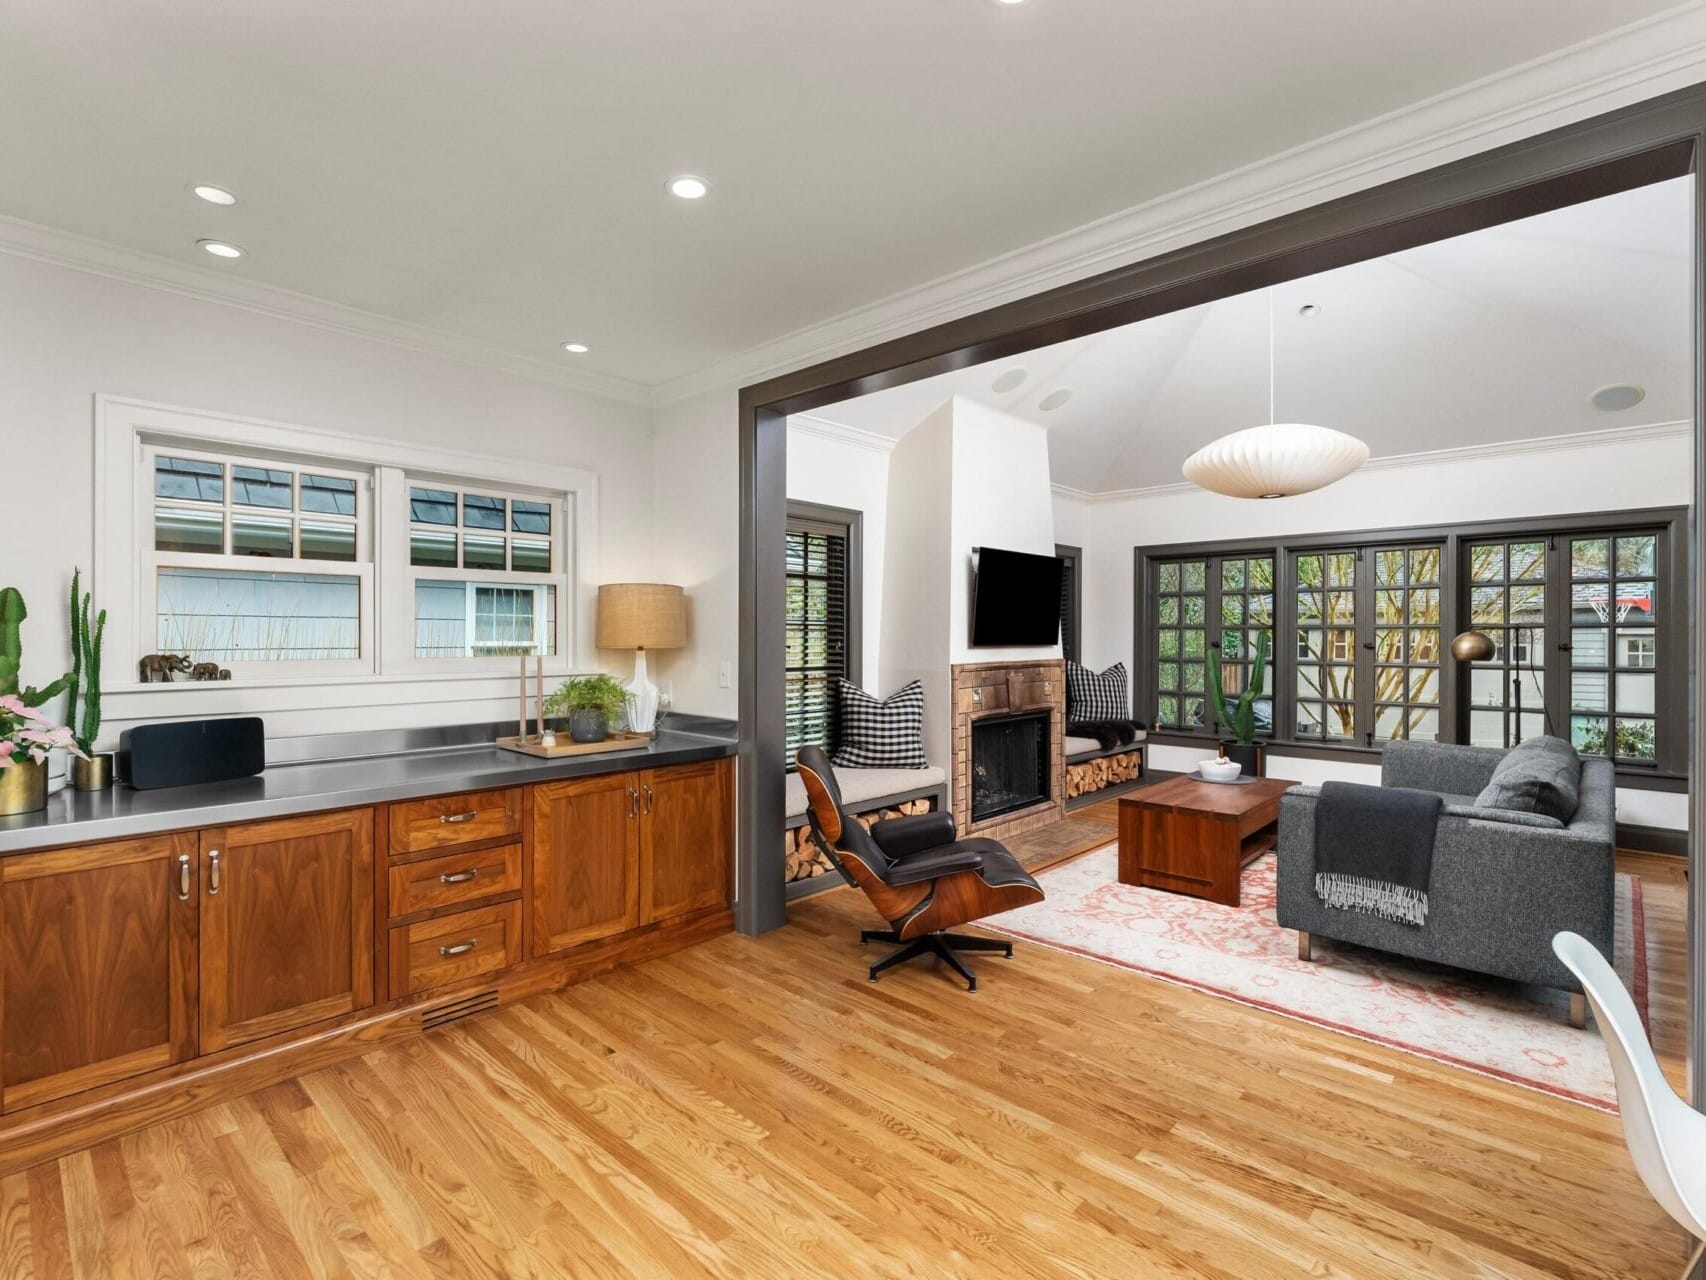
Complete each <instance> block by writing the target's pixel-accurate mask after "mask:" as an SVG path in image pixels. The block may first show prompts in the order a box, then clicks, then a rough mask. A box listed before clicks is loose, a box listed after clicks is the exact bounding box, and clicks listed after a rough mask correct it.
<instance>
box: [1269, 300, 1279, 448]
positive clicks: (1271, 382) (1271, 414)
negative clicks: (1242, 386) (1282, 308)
mask: <svg viewBox="0 0 1706 1280" xmlns="http://www.w3.org/2000/svg"><path fill="white" fill-rule="evenodd" d="M1268 421H1269V422H1270V423H1273V422H1278V421H1279V419H1278V418H1276V417H1274V290H1273V286H1272V285H1269V286H1268Z"/></svg>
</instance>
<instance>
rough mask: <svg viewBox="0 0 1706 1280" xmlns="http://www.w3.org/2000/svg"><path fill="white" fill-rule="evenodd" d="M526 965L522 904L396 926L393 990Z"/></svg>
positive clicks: (399, 991) (401, 992)
mask: <svg viewBox="0 0 1706 1280" xmlns="http://www.w3.org/2000/svg"><path fill="white" fill-rule="evenodd" d="M520 963H521V903H520V902H519V901H513V902H498V903H494V904H492V905H491V906H489V907H475V908H474V909H473V910H471V911H458V912H457V913H456V914H455V915H449V916H435V917H433V918H432V919H430V920H418V921H416V922H415V923H414V924H408V925H401V926H399V927H398V928H395V929H393V930H391V994H392V995H397V996H402V995H413V994H414V993H415V992H417V991H426V990H429V989H430V988H432V987H442V986H445V985H446V984H448V983H452V982H460V981H461V980H462V979H463V978H474V977H478V976H479V975H480V974H484V973H495V972H496V971H497V970H499V969H507V968H509V967H510V966H511V965H514V964H520Z"/></svg>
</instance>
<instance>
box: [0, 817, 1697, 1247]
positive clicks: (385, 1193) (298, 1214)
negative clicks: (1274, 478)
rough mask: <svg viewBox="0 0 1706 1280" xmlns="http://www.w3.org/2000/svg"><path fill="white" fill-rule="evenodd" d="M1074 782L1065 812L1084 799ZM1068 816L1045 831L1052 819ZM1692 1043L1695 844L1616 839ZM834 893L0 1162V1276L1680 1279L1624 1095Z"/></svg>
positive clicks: (1659, 999)
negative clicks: (47, 1159) (563, 985)
mask: <svg viewBox="0 0 1706 1280" xmlns="http://www.w3.org/2000/svg"><path fill="white" fill-rule="evenodd" d="M1092 812H1093V811H1091V810H1085V811H1081V813H1080V814H1079V815H1075V817H1082V815H1083V814H1085V813H1092ZM1067 834H1068V833H1060V835H1061V838H1062V839H1063V840H1064V838H1065V836H1066V835H1067ZM1626 866H1627V868H1629V869H1633V870H1636V871H1638V872H1639V873H1640V874H1642V875H1643V877H1644V883H1645V884H1646V905H1647V913H1648V924H1649V928H1650V929H1651V930H1653V933H1654V938H1655V955H1656V960H1657V963H1656V964H1655V971H1654V982H1653V1002H1654V1030H1655V1033H1656V1034H1657V1035H1658V1037H1659V1039H1660V1042H1661V1045H1662V1047H1663V1048H1664V1049H1665V1051H1666V1053H1667V1056H1668V1057H1669V1058H1670V1059H1671V1060H1672V1064H1673V1065H1674V1064H1675V1062H1676V1061H1677V1057H1678V1053H1679V1050H1680V1047H1681V1043H1682V1018H1683V1013H1684V1010H1683V1007H1682V1004H1683V1002H1682V994H1681V988H1680V982H1681V980H1682V976H1683V973H1684V969H1683V966H1682V960H1681V957H1682V948H1683V939H1682V932H1681V919H1682V916H1681V911H1682V889H1681V874H1680V867H1679V866H1677V865H1676V864H1674V863H1672V862H1670V861H1668V860H1664V859H1649V858H1641V857H1635V858H1632V859H1628V860H1626ZM873 923H875V921H874V919H873V918H872V917H871V915H870V913H869V910H868V908H866V906H865V905H864V903H863V900H862V899H861V898H860V897H858V896H857V895H856V894H854V893H852V892H851V891H847V890H840V891H835V892H831V893H826V894H822V895H819V896H816V897H813V898H811V899H809V900H808V901H805V902H802V903H799V904H796V906H795V907H794V909H793V922H792V923H791V924H790V925H789V926H788V927H787V928H785V929H782V930H779V931H777V932H776V933H773V934H770V935H768V936H766V937H763V938H758V939H747V938H740V937H736V936H727V937H723V938H719V939H717V940H715V941H713V942H710V943H707V944H705V945H703V946H700V947H697V948H694V949H693V950H690V951H686V952H682V953H680V954H678V955H674V956H671V957H668V958H665V959H661V960H656V961H653V962H651V963H649V964H646V965H643V966H641V967H639V968H637V969H632V970H628V971H625V972H618V973H614V974H611V975H608V976H606V977H603V978H600V979H597V980H595V981H592V982H588V983H585V984H583V985H580V986H577V987H573V988H570V989H569V990H567V991H565V992H563V993H561V994H559V995H556V996H552V997H547V998H543V999H540V1000H537V1001H534V1002H531V1003H529V1004H526V1005H520V1006H514V1007H511V1008H507V1009H503V1010H499V1011H496V1012H493V1013H490V1014H483V1015H479V1016H477V1017H475V1018H472V1019H470V1020H468V1021H465V1022H461V1023H457V1024H454V1025H452V1026H450V1027H448V1028H445V1029H444V1030H442V1031H439V1032H436V1033H434V1034H431V1035H429V1036H427V1037H425V1038H424V1039H421V1040H418V1041H412V1042H409V1043H407V1044H405V1045H403V1046H401V1047H396V1048H391V1049H386V1050H383V1051H379V1052H375V1053H373V1054H371V1055H369V1056H368V1057H366V1058H364V1059H361V1060H358V1061H356V1062H353V1063H350V1064H347V1065H344V1066H339V1067H334V1068H330V1069H327V1070H324V1071H320V1072H316V1073H314V1074H313V1075H309V1076H306V1077H303V1078H302V1079H300V1080H295V1081H291V1082H289V1083H287V1084H283V1085H280V1086H277V1087H275V1088H272V1089H268V1090H266V1091H264V1092H261V1093H258V1094H254V1095H251V1096H249V1097H247V1098H243V1099H239V1100H237V1101H235V1102H231V1103H227V1104H224V1105H221V1106H217V1107H215V1108H213V1109H211V1110H209V1111H205V1112H203V1113H201V1114H199V1115H196V1116H193V1117H190V1118H188V1119H185V1120H181V1121H176V1122H173V1123H168V1124H163V1125H159V1126H157V1127H155V1128H152V1129H148V1130H145V1131H144V1132H141V1133H138V1134H134V1135H132V1136H130V1137H127V1138H123V1139H120V1140H118V1141H116V1142H111V1143H107V1144H105V1145H104V1146H101V1147H98V1148H96V1149H94V1150H92V1151H89V1152H84V1153H80V1154H78V1155H75V1156H71V1157H68V1158H66V1159H64V1160H61V1161H59V1162H57V1163H55V1164H48V1165H43V1166H39V1167H37V1168H35V1169H32V1170H30V1171H28V1172H27V1173H22V1174H17V1175H13V1176H11V1177H8V1178H6V1179H4V1180H0V1276H3V1277H5V1280H48V1278H57V1277H62V1276H65V1277H77V1278H78V1280H88V1278H90V1277H101V1276H114V1277H130V1276H138V1277H165V1276H195V1277H210V1278H211V1277H219V1278H225V1277H271V1278H278V1280H286V1278H293V1277H297V1276H362V1277H366V1276H398V1277H414V1276H442V1277H458V1278H461V1277H472V1276H491V1277H506V1278H507V1277H525V1276H539V1277H581V1276H642V1277H654V1276H676V1275H685V1276H693V1275H719V1276H731V1277H737V1276H738V1277H779V1278H781V1277H787V1278H789V1280H792V1278H795V1277H807V1276H819V1275H822V1276H840V1277H846V1276H867V1275H869V1276H891V1275H893V1276H900V1275H907V1276H927V1277H934V1276H962V1275H963V1276H979V1277H1007V1276H1020V1275H1023V1276H1063V1277H1067V1276H1071V1277H1119V1278H1121V1280H1124V1278H1126V1277H1147V1276H1174V1277H1177V1276H1213V1277H1225V1278H1227V1280H1232V1278H1238V1280H1250V1278H1264V1280H1265V1278H1267V1277H1284V1276H1303V1275H1309V1276H1340V1277H1346V1276H1354V1277H1394V1278H1397V1277H1403V1278H1405V1280H1414V1278H1416V1277H1432V1276H1452V1277H1456V1276H1464V1277H1468V1276H1477V1277H1491V1276H1500V1277H1508V1278H1512V1280H1533V1278H1535V1277H1541V1276H1575V1277H1589V1276H1592V1277H1600V1276H1627V1277H1658V1276H1670V1275H1674V1274H1675V1273H1676V1272H1677V1271H1678V1270H1679V1269H1680V1268H1681V1266H1682V1263H1683V1260H1684V1258H1685V1257H1686V1253H1687V1248H1686V1245H1685V1241H1684V1239H1683V1234H1682V1232H1681V1231H1680V1230H1679V1229H1678V1228H1676V1227H1675V1226H1673V1225H1672V1224H1671V1223H1670V1222H1669V1220H1668V1219H1667V1218H1666V1217H1665V1215H1664V1214H1663V1212H1662V1211H1661V1210H1659V1209H1658V1207H1657V1206H1656V1205H1654V1204H1653V1202H1652V1201H1651V1200H1650V1198H1649V1197H1648V1196H1647V1195H1646V1193H1645V1191H1644V1190H1643V1189H1642V1188H1641V1186H1640V1184H1639V1182H1638V1181H1637V1179H1636V1178H1635V1175H1634V1173H1633V1171H1632V1170H1631V1168H1630V1166H1629V1162H1628V1158H1627V1156H1626V1154H1625V1152H1624V1149H1623V1143H1622V1139H1621V1137H1620V1136H1619V1133H1618V1128H1617V1123H1616V1120H1615V1118H1614V1117H1611V1116H1606V1115H1602V1114H1600V1113H1598V1112H1595V1111H1591V1110H1589V1109H1587V1108H1585V1107H1580V1106H1575V1105H1572V1104H1570V1103H1566V1102H1563V1101H1560V1100H1557V1099H1553V1098H1550V1097H1546V1096H1544V1095H1541V1094H1536V1093H1531V1092H1528V1091H1525V1090H1522V1089H1518V1088H1515V1087H1514V1086H1510V1085H1505V1084H1501V1083H1498V1082H1496V1081H1492V1080H1488V1079H1484V1078H1482V1077H1479V1076H1475V1075H1472V1074H1469V1073H1467V1072H1463V1071H1458V1070H1454V1069H1452V1068H1449V1067H1445V1066H1440V1065H1437V1064H1434V1063H1430V1062H1426V1061H1424V1060H1421V1059H1418V1058H1414V1057H1410V1056H1407V1055H1404V1054H1401V1053H1397V1052H1395V1051H1392V1050H1387V1049H1384V1048H1381V1047H1378V1046H1374V1045H1368V1044H1364V1043H1362V1042H1360V1041H1357V1040H1353V1039H1350V1038H1347V1037H1344V1036H1340V1035H1336V1034H1334V1033H1331V1032H1328V1031H1323V1030H1319V1029H1317V1028H1313V1027H1308V1026H1305V1025H1303V1024H1301V1023H1297V1022H1292V1021H1288V1020H1286V1019H1283V1018H1279V1017H1276V1016H1273V1015H1270V1014H1265V1013H1262V1012H1258V1011H1255V1010H1250V1009H1246V1008H1243V1007H1242V1006H1239V1005H1235V1004H1232V1003H1230V1002H1227V1001H1223V1000H1216V999H1213V998H1211V997H1208V996H1203V995H1200V994H1196V993H1192V992H1189V991H1185V990H1182V989H1180V988H1177V987H1172V986H1169V985H1167V984H1165V983H1159V982H1155V981H1152V980H1149V979H1146V978H1143V977H1141V976H1138V975H1135V974H1131V973H1127V972H1125V971H1123V970H1119V969H1114V968H1111V967H1107V966H1103V965H1098V964H1095V963H1093V962H1091V961H1087V960H1082V959H1079V958H1076V957H1072V956H1067V955H1062V954H1059V953H1056V952H1052V951H1048V950H1046V949H1044V948H1041V947H1035V946H1024V945H1021V946H1020V947H1019V950H1018V954H1017V955H1016V957H1015V958H1014V959H1013V960H1011V961H1006V960H1001V959H997V958H995V957H978V958H977V959H978V963H979V967H980V971H981V973H982V974H983V975H984V981H983V983H982V991H981V992H980V994H978V995H975V996H970V995H967V994H966V993H965V992H964V991H963V990H960V989H959V988H958V987H957V986H956V985H955V984H953V983H952V982H950V981H949V980H948V977H947V976H946V975H944V974H943V973H941V972H938V971H936V970H934V969H933V968H931V967H929V966H915V967H910V968H905V969H902V970H898V971H893V972H891V973H889V974H885V975H884V977H883V980H882V982H881V983H879V984H877V985H875V986H873V985H871V984H869V983H867V982H866V981H865V980H864V969H863V963H862V953H861V951H860V949H859V947H858V945H857V943H856V942H855V941H854V939H855V938H856V936H857V934H856V930H857V929H858V928H859V927H861V926H865V927H869V926H871V925H872V924H873Z"/></svg>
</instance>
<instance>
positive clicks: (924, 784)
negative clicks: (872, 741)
mask: <svg viewBox="0 0 1706 1280" xmlns="http://www.w3.org/2000/svg"><path fill="white" fill-rule="evenodd" d="M947 780H948V771H947V770H946V769H943V768H940V767H939V766H937V765H931V766H929V767H928V768H925V769H844V768H842V767H841V766H840V765H836V766H835V785H836V786H838V787H840V788H841V803H842V804H844V805H846V806H847V807H848V808H849V809H851V810H852V811H853V812H855V813H857V812H858V811H859V806H860V805H861V804H863V803H865V802H867V801H870V800H880V799H881V798H882V797H884V796H898V795H903V794H905V793H906V792H908V791H928V790H929V789H930V788H931V787H939V786H941V785H942V784H943V783H944V782H946V781H947ZM782 812H783V814H784V815H785V816H786V817H789V818H801V817H804V816H805V812H806V786H805V783H803V782H801V781H800V775H799V774H797V773H790V774H789V775H788V781H787V783H786V785H785V788H784V792H783V800H782Z"/></svg>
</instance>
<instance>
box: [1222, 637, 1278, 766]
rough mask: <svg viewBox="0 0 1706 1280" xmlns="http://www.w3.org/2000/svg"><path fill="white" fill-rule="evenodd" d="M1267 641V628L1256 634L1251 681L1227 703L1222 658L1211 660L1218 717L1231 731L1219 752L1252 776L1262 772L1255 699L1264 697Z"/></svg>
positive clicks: (1224, 726) (1256, 700) (1224, 739)
mask: <svg viewBox="0 0 1706 1280" xmlns="http://www.w3.org/2000/svg"><path fill="white" fill-rule="evenodd" d="M1268 643H1269V641H1268V633H1267V632H1266V631H1262V632H1260V633H1259V634H1258V635H1257V636H1256V656H1255V659H1254V661H1252V662H1251V664H1250V682H1249V684H1247V685H1246V686H1245V687H1244V690H1243V692H1241V693H1240V694H1239V695H1238V700H1237V701H1236V702H1233V703H1228V702H1227V700H1226V691H1225V690H1224V689H1223V688H1222V687H1221V682H1220V663H1219V661H1211V662H1210V663H1209V664H1208V692H1209V697H1210V698H1212V699H1213V703H1214V713H1215V720H1216V722H1217V723H1218V725H1219V727H1220V728H1221V729H1223V730H1224V729H1230V730H1231V731H1232V737H1230V738H1222V739H1221V740H1220V754H1221V755H1223V756H1225V757H1226V758H1227V759H1228V760H1235V761H1237V763H1238V764H1240V765H1241V766H1243V770H1244V775H1245V776H1246V777H1251V778H1258V777H1260V776H1261V774H1262V765H1263V760H1262V747H1261V744H1260V743H1258V742H1257V741H1256V703H1257V702H1258V701H1259V700H1260V699H1261V696H1262V684H1263V681H1264V680H1265V679H1266V678H1267V668H1268Z"/></svg>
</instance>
